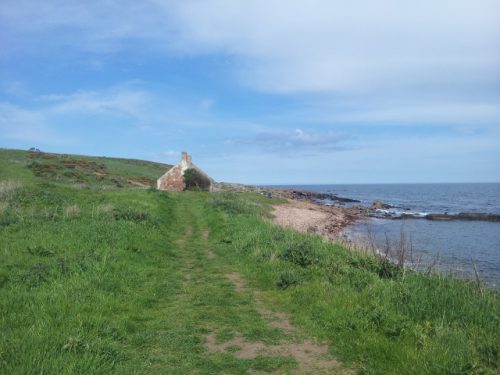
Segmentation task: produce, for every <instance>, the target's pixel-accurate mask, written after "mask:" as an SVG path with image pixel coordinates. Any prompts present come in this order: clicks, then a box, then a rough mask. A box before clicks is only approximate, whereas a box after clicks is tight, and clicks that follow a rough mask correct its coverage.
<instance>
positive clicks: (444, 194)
mask: <svg viewBox="0 0 500 375" xmlns="http://www.w3.org/2000/svg"><path fill="white" fill-rule="evenodd" d="M279 187H282V188H292V189H297V190H299V189H300V190H308V191H314V192H320V193H331V194H334V195H337V196H340V197H345V198H351V199H356V200H359V201H360V202H361V203H350V204H351V205H356V204H358V205H359V204H361V205H363V206H370V205H371V204H372V203H373V202H374V201H376V200H380V201H382V202H384V203H386V204H389V205H391V206H395V207H396V208H393V209H389V210H386V212H385V213H388V214H390V215H391V216H392V217H398V216H399V215H401V214H402V213H407V214H408V213H409V214H414V215H415V216H422V217H423V216H425V215H426V214H429V213H448V214H458V213H460V212H475V213H489V214H500V183H460V184H458V183H457V184H366V185H286V186H279ZM319 203H322V204H327V205H339V203H337V202H332V201H328V200H323V201H321V202H319ZM344 205H346V204H345V203H344ZM344 235H345V236H346V237H347V238H348V239H350V240H353V241H359V240H361V241H362V242H371V243H372V244H373V243H375V246H376V249H377V251H379V252H384V249H386V248H387V244H388V243H389V245H390V246H391V247H398V246H401V244H403V243H404V244H405V246H406V249H407V252H408V249H411V259H408V260H407V261H406V262H407V265H408V266H413V267H414V268H418V269H420V270H428V271H436V270H439V271H441V272H447V273H453V274H454V275H456V276H458V277H463V278H472V279H475V280H477V279H478V278H479V279H480V280H481V281H482V282H484V283H486V284H487V285H488V286H491V287H493V288H499V287H500V222H486V221H458V220H457V221H431V220H425V219H404V220H395V219H384V218H372V219H368V220H366V221H365V220H363V221H359V222H357V223H355V224H354V225H352V226H351V227H349V228H346V230H345V231H344Z"/></svg>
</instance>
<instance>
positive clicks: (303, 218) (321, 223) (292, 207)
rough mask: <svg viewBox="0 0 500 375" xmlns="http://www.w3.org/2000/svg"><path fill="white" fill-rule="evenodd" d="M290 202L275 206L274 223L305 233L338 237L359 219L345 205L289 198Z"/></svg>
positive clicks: (331, 237) (332, 237)
mask: <svg viewBox="0 0 500 375" xmlns="http://www.w3.org/2000/svg"><path fill="white" fill-rule="evenodd" d="M288 202H289V203H288V204H282V205H276V206H273V212H272V215H273V220H272V221H273V223H275V224H278V225H280V226H283V227H286V228H292V229H295V230H298V231H300V232H304V233H317V234H321V235H324V236H326V237H328V238H330V239H338V238H339V236H340V234H341V232H342V229H343V228H345V227H346V226H347V225H349V224H351V223H353V222H354V221H355V220H357V219H359V215H357V214H356V213H355V212H354V210H351V209H349V208H345V207H334V206H320V205H318V204H314V203H310V202H304V201H296V200H291V199H290V200H289V201H288Z"/></svg>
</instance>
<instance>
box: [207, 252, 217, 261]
mask: <svg viewBox="0 0 500 375" xmlns="http://www.w3.org/2000/svg"><path fill="white" fill-rule="evenodd" d="M207 258H208V259H215V258H217V255H215V254H214V253H213V252H212V251H210V250H208V253H207Z"/></svg>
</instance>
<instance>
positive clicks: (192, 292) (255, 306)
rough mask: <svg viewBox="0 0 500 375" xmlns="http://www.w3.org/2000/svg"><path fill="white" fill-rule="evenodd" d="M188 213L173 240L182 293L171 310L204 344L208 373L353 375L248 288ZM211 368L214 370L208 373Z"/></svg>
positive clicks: (261, 295) (199, 221)
mask: <svg viewBox="0 0 500 375" xmlns="http://www.w3.org/2000/svg"><path fill="white" fill-rule="evenodd" d="M183 215H184V214H183ZM185 215H186V217H184V222H185V225H184V229H183V230H181V231H180V232H181V233H182V234H180V236H179V238H178V239H177V240H175V241H174V242H175V243H176V245H177V251H178V256H179V257H180V258H181V259H182V263H183V266H182V273H183V274H184V277H183V278H182V281H181V283H182V287H181V289H180V290H181V294H180V295H179V296H178V297H177V300H176V303H175V304H174V305H172V306H178V307H175V310H174V311H177V312H178V315H177V320H178V321H179V322H183V323H182V324H181V323H179V324H181V326H184V327H192V331H190V332H192V333H190V334H189V333H188V336H187V337H186V340H193V341H191V342H193V343H194V342H199V343H200V345H202V348H203V349H204V351H203V349H202V350H201V351H199V353H200V354H199V356H200V357H199V359H198V360H199V361H202V362H205V365H204V366H209V367H205V368H206V369H207V371H212V372H210V373H214V374H227V373H238V374H240V373H241V374H264V373H272V374H350V373H352V372H351V371H349V370H346V369H345V368H343V367H342V366H341V364H340V363H339V362H338V361H337V360H336V359H335V358H333V357H332V356H331V354H330V353H329V348H328V346H327V345H326V344H324V343H318V342H316V341H315V340H313V339H311V338H310V337H308V335H307V334H305V333H304V332H302V331H301V330H300V329H298V328H297V327H295V326H294V325H293V323H292V321H291V319H290V317H289V315H288V314H287V313H285V312H282V311H275V310H274V309H270V308H269V307H268V304H267V303H266V295H265V293H263V292H261V291H259V290H256V289H254V288H252V287H250V286H249V285H248V283H247V282H246V280H245V279H244V278H243V277H242V275H241V274H240V273H239V272H237V271H236V270H235V269H234V268H233V267H234V266H231V265H230V264H228V263H227V261H226V260H225V259H224V257H222V256H220V255H218V254H217V250H216V247H213V244H212V243H211V241H210V232H209V230H208V229H206V226H204V225H203V218H200V216H199V215H195V213H193V212H191V213H189V212H187V213H185ZM195 218H196V219H195ZM193 219H194V220H193ZM188 332H189V331H188ZM189 335H191V336H189ZM189 337H192V338H191V339H189ZM194 337H201V338H202V339H201V340H199V339H196V340H195V339H194ZM200 349H201V348H200ZM211 366H215V367H213V369H212V370H208V368H212V367H211Z"/></svg>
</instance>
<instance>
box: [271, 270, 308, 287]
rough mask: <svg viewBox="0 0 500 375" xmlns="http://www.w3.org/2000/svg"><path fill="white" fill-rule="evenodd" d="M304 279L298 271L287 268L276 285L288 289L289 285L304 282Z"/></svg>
mask: <svg viewBox="0 0 500 375" xmlns="http://www.w3.org/2000/svg"><path fill="white" fill-rule="evenodd" d="M303 281H304V280H303V279H302V277H301V276H300V275H298V274H297V273H296V272H294V271H292V270H286V271H283V272H282V273H281V274H280V275H279V276H278V280H277V281H276V286H277V287H278V288H279V289H287V288H288V287H291V286H294V285H298V284H302V282H303Z"/></svg>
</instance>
